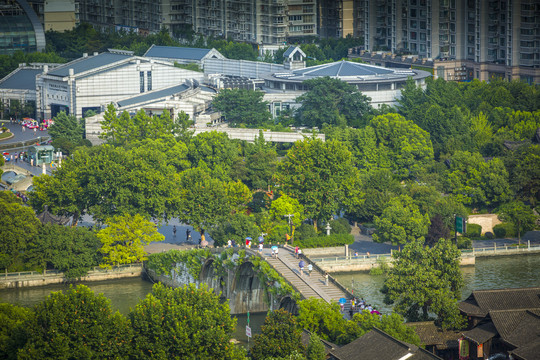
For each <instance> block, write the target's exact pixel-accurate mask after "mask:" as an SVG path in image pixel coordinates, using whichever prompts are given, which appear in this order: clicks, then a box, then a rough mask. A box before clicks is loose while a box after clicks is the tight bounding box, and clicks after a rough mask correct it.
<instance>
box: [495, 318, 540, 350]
mask: <svg viewBox="0 0 540 360" xmlns="http://www.w3.org/2000/svg"><path fill="white" fill-rule="evenodd" d="M539 314H540V309H532V310H529V311H528V310H502V311H490V312H489V316H490V317H491V321H493V325H495V327H496V328H497V331H498V333H499V335H500V336H501V338H503V340H504V341H506V342H507V343H510V344H512V345H514V346H516V347H517V346H521V345H526V344H529V343H531V342H533V341H539V340H540V316H539Z"/></svg>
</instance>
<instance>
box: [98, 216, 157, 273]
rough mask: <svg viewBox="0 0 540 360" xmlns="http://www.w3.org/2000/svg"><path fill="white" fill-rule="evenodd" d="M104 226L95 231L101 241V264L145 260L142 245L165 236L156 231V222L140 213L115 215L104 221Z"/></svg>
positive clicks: (129, 262) (118, 263) (109, 265)
mask: <svg viewBox="0 0 540 360" xmlns="http://www.w3.org/2000/svg"><path fill="white" fill-rule="evenodd" d="M105 225H106V227H105V228H103V229H101V230H99V231H98V233H97V237H98V239H99V240H100V241H101V244H102V246H101V248H100V249H99V251H100V252H101V253H102V254H103V256H104V257H103V265H105V266H107V267H111V265H113V266H116V265H123V264H131V263H134V262H143V261H144V260H147V257H146V251H145V250H144V246H146V245H148V244H150V243H151V242H156V241H163V240H165V236H163V235H161V234H160V233H158V231H157V227H156V224H154V223H153V222H151V221H148V220H146V219H144V218H143V217H142V216H141V215H139V214H135V215H134V216H131V215H129V214H126V215H116V216H114V217H112V218H110V219H108V220H107V221H106V222H105Z"/></svg>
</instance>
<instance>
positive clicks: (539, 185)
mask: <svg viewBox="0 0 540 360" xmlns="http://www.w3.org/2000/svg"><path fill="white" fill-rule="evenodd" d="M505 165H506V167H507V168H508V172H509V179H510V184H511V187H512V189H513V190H514V192H515V193H516V195H517V196H518V198H519V199H521V200H523V201H526V202H529V203H530V204H531V205H533V206H536V205H538V203H539V201H540V145H537V144H532V145H530V146H522V147H519V148H518V149H517V150H515V151H513V152H511V153H510V154H509V155H508V156H507V157H506V158H505Z"/></svg>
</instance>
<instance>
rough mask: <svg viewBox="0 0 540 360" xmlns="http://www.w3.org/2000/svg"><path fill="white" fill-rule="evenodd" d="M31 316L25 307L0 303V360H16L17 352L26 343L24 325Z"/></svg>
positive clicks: (30, 312)
mask: <svg viewBox="0 0 540 360" xmlns="http://www.w3.org/2000/svg"><path fill="white" fill-rule="evenodd" d="M32 315H33V313H32V311H31V310H30V309H27V308H25V307H22V306H17V305H12V304H7V303H0V324H2V326H0V358H2V359H6V360H15V359H17V350H18V349H19V348H21V347H23V346H24V344H25V342H26V331H27V329H26V327H25V324H26V323H27V321H28V320H29V319H30V317H31V316H32Z"/></svg>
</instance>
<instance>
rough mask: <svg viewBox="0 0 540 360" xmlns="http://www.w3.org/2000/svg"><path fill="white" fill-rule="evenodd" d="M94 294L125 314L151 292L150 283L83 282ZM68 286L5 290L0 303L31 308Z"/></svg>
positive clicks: (0, 292) (118, 281) (138, 279)
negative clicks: (105, 299) (52, 293)
mask: <svg viewBox="0 0 540 360" xmlns="http://www.w3.org/2000/svg"><path fill="white" fill-rule="evenodd" d="M82 284H84V285H86V286H88V287H89V288H90V289H92V291H94V293H96V294H103V295H105V296H106V297H107V298H109V299H110V300H111V306H112V308H113V310H115V311H116V310H118V311H120V312H121V313H122V314H127V313H128V312H129V309H130V308H133V307H135V305H136V304H137V303H138V302H139V300H140V299H143V298H144V297H145V296H146V294H148V293H149V292H150V291H151V290H152V283H150V282H148V281H145V280H143V279H142V278H140V277H139V278H127V279H119V280H107V281H99V282H83V283H82ZM68 289H69V285H68V284H56V285H47V286H37V287H29V288H19V289H5V290H1V291H0V301H2V302H7V303H11V304H17V305H19V306H25V307H32V306H34V305H36V304H37V303H39V302H40V301H42V300H44V299H46V298H47V296H49V294H50V293H51V292H53V291H65V290H68Z"/></svg>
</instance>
